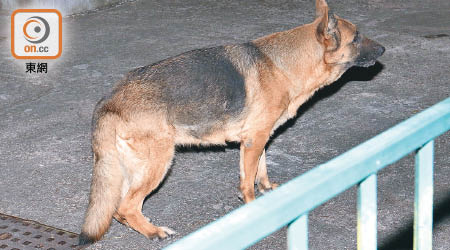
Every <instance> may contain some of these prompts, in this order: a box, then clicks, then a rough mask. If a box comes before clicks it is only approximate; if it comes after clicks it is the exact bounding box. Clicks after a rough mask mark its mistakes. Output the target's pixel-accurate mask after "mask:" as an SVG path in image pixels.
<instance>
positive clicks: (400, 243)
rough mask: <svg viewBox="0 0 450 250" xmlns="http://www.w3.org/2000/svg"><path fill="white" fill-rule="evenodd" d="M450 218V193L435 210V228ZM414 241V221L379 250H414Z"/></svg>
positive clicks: (449, 192)
mask: <svg viewBox="0 0 450 250" xmlns="http://www.w3.org/2000/svg"><path fill="white" fill-rule="evenodd" d="M449 216H450V191H448V192H447V196H446V198H445V199H444V200H443V201H441V202H439V203H438V204H436V205H435V206H434V208H433V228H435V227H436V226H437V225H439V223H441V222H443V221H444V220H445V219H446V218H447V217H449ZM413 239H414V220H410V222H409V223H408V224H407V225H405V227H404V228H403V229H401V230H400V231H399V232H398V233H396V234H395V235H393V236H392V237H390V238H388V239H387V240H386V241H385V242H384V243H382V244H381V246H380V247H379V248H378V249H379V250H392V249H395V250H406V249H408V250H410V249H413Z"/></svg>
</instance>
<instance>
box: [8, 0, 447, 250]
mask: <svg viewBox="0 0 450 250" xmlns="http://www.w3.org/2000/svg"><path fill="white" fill-rule="evenodd" d="M329 4H330V6H331V7H332V9H333V10H334V11H335V13H337V14H339V15H340V16H342V17H345V18H347V19H349V20H351V21H352V22H354V23H356V24H357V25H359V27H360V29H361V31H362V32H363V33H365V34H367V35H368V36H370V37H372V38H374V39H375V40H377V41H378V42H380V43H382V44H383V45H384V46H385V47H386V49H387V51H386V53H385V55H384V56H383V57H381V58H380V60H379V63H378V64H377V65H375V66H374V67H372V68H370V69H351V70H350V72H348V73H347V74H345V75H344V76H343V78H342V79H341V80H340V81H338V82H337V83H335V84H334V85H332V86H330V87H327V88H325V89H323V90H321V91H320V92H319V93H317V94H316V95H315V96H314V98H313V99H312V100H310V101H309V102H308V103H307V104H306V105H305V106H303V107H302V108H301V109H300V110H299V115H298V117H297V118H296V119H295V120H293V121H291V122H289V123H288V125H287V126H284V127H283V128H282V129H280V130H279V131H278V133H277V134H276V136H275V137H274V139H273V140H272V142H271V144H270V147H269V149H268V152H267V157H268V165H269V174H270V176H271V177H272V178H273V179H274V180H275V181H277V182H280V183H284V182H286V181H288V180H289V179H291V178H293V177H294V176H297V175H299V174H301V173H304V172H305V171H307V170H309V169H311V168H312V167H314V166H316V165H317V164H320V163H323V162H325V161H327V160H329V159H331V158H333V157H334V156H337V155H338V154H340V153H343V152H345V151H347V150H348V149H350V148H352V147H353V146H356V145H358V144H359V143H361V142H363V141H365V140H367V139H369V138H371V137H372V136H374V135H376V134H378V133H379V132H381V131H383V130H385V129H387V128H389V127H391V126H393V125H395V124H397V123H398V122H400V121H402V120H404V119H406V118H407V117H409V116H411V115H413V114H415V113H417V112H419V111H421V110H423V109H425V108H427V107H429V106H431V105H432V104H434V103H436V102H438V101H440V100H443V99H445V98H447V97H448V96H450V82H449V80H448V79H449V78H450V72H449V63H450V38H449V37H448V36H433V35H437V34H446V35H450V2H449V1H447V0H433V1H423V2H422V1H418V0H416V1H406V0H395V1H388V0H372V1H368V0H352V1H350V0H349V1H331V0H330V3H329ZM313 13H314V9H313V4H312V3H311V2H310V1H278V2H276V3H275V2H273V1H267V0H260V1H256V0H251V1H219V2H218V1H194V0H188V1H182V0H179V1H170V4H169V3H164V2H161V1H158V2H154V1H136V2H131V3H126V4H122V5H119V6H116V7H110V8H106V9H101V10H98V11H94V12H89V13H86V14H82V15H77V16H72V17H67V18H64V49H63V55H62V57H61V58H60V59H58V60H55V61H51V62H49V73H48V74H46V75H26V74H25V61H23V60H16V59H14V58H12V56H11V53H10V50H9V48H10V46H9V16H8V15H9V13H8V12H5V11H3V12H0V28H1V29H0V48H1V50H0V65H2V66H1V68H0V118H1V119H0V180H1V181H0V190H1V194H0V213H6V214H11V215H15V216H19V217H22V218H27V219H32V220H36V221H39V222H41V223H44V224H48V225H52V226H56V227H59V228H63V229H66V230H69V231H74V232H78V231H79V228H80V224H81V223H82V218H83V213H84V211H85V208H86V206H87V201H88V192H89V183H90V179H91V175H90V173H91V165H92V164H91V161H92V157H91V153H90V145H89V138H90V119H91V113H92V110H93V107H94V105H95V103H96V101H97V100H98V99H99V98H100V97H101V96H102V95H104V94H105V93H107V92H108V90H109V89H110V88H111V86H112V85H113V84H114V82H115V81H117V80H118V79H120V78H121V76H122V75H123V74H124V73H126V72H127V71H128V70H130V69H132V68H134V67H137V66H140V65H146V64H150V63H152V62H156V61H158V60H160V59H163V58H166V57H168V56H171V55H176V54H178V53H181V52H183V51H186V50H189V49H194V48H199V47H205V46H213V45H219V44H226V43H235V42H244V41H247V40H250V39H253V38H256V37H259V36H262V35H265V34H269V33H272V32H276V31H281V30H284V29H289V28H292V27H295V26H297V25H300V24H303V23H306V22H310V21H312V19H313ZM430 35H431V36H430ZM449 145H450V133H446V134H444V135H443V136H441V137H439V139H438V140H437V141H436V175H435V187H436V193H435V203H436V208H435V233H434V240H435V241H434V247H435V249H448V246H449V245H450V239H449V237H448V236H449V235H450V157H449V155H450V147H449ZM238 157H239V153H238V149H237V147H236V146H233V145H231V146H230V147H227V148H213V149H204V150H203V149H202V150H186V149H181V150H179V152H178V153H177V155H176V157H175V162H174V164H173V166H172V170H171V172H170V175H169V177H168V178H167V180H166V181H165V182H164V184H163V186H162V187H161V188H160V189H159V191H158V192H157V193H155V194H154V195H153V196H151V197H150V198H149V199H148V200H147V201H146V203H145V204H144V209H143V210H144V213H145V214H146V215H147V216H148V217H150V218H151V220H152V221H153V222H154V223H155V224H157V225H164V226H169V227H171V228H173V229H175V230H176V231H178V232H179V234H178V235H177V236H176V237H175V238H173V239H170V240H165V241H159V242H157V241H151V240H147V239H145V238H144V237H142V236H141V235H139V234H137V233H135V232H134V231H131V230H128V229H127V228H125V227H124V226H122V225H120V224H118V223H117V222H113V223H112V227H111V229H110V230H109V233H108V234H107V235H106V236H105V238H104V240H102V241H100V242H99V243H97V244H95V245H94V246H92V247H91V249H159V248H161V247H163V246H165V245H167V244H169V243H170V242H172V241H174V240H176V239H178V238H179V237H181V236H184V235H186V234H188V233H189V232H192V231H194V230H195V229H197V228H199V227H201V226H202V225H205V224H207V223H208V222H211V221H213V220H215V219H217V218H219V217H220V216H222V215H224V214H226V213H227V212H229V211H231V210H232V209H234V208H237V207H239V206H240V205H241V202H240V201H239V200H238V199H237V194H238V191H237V186H238V180H239V177H238V173H239V171H238ZM413 173H414V172H413V157H412V156H409V157H406V158H405V159H403V160H401V161H400V162H398V163H396V164H394V165H393V166H391V167H389V168H388V169H386V170H383V171H381V173H380V174H379V202H378V203H379V222H378V230H379V246H380V247H379V248H380V249H384V250H391V249H411V248H412V247H411V244H410V242H412V241H411V237H412V236H411V232H412V224H411V223H412V212H413V185H414V184H413ZM355 206H356V192H355V189H351V190H349V191H347V192H345V193H344V194H342V195H341V196H339V197H337V198H335V199H332V200H331V201H329V202H328V203H326V204H324V205H322V206H320V207H319V208H317V209H316V210H314V212H312V214H311V216H310V239H311V240H310V245H311V249H355V241H356V237H355V236H356V221H355V219H356V210H355ZM285 232H286V231H285V230H281V231H280V232H278V233H276V234H274V235H272V236H269V237H268V238H267V239H265V240H263V241H262V242H260V243H258V244H257V245H256V246H254V247H253V249H284V248H285V244H286V243H285V242H286V238H285Z"/></svg>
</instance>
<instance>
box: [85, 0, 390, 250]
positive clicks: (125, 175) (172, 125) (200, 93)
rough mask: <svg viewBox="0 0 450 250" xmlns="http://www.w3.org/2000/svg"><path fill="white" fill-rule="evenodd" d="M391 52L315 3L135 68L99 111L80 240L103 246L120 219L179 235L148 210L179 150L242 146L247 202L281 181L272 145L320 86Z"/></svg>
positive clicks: (147, 232) (142, 229)
mask: <svg viewBox="0 0 450 250" xmlns="http://www.w3.org/2000/svg"><path fill="white" fill-rule="evenodd" d="M384 50H385V49H384V47H383V46H381V45H380V44H378V43H376V42H374V41H372V40H370V39H368V38H366V37H365V36H363V35H361V34H360V33H359V32H358V29H357V28H356V26H355V25H354V24H352V23H351V22H349V21H347V20H345V19H343V18H340V17H338V16H336V15H334V14H333V13H332V12H330V11H329V8H328V5H327V3H326V2H325V0H316V18H315V20H314V21H313V22H312V23H310V24H306V25H303V26H299V27H296V28H293V29H291V30H287V31H283V32H278V33H274V34H270V35H268V36H265V37H262V38H258V39H256V40H253V41H251V42H247V43H242V44H232V45H225V46H218V47H212V48H205V49H198V50H192V51H189V52H185V53H183V54H180V55H178V56H174V57H171V58H168V59H165V60H162V61H160V62H157V63H154V64H152V65H148V66H144V67H140V68H137V69H134V70H132V71H131V72H129V73H128V74H127V75H126V76H125V77H124V79H122V80H121V81H119V83H118V84H117V85H116V87H115V88H114V90H113V91H112V93H111V94H110V95H108V96H106V97H104V98H103V99H102V100H100V101H99V103H98V104H97V106H96V108H95V111H94V115H93V126H92V127H93V131H92V150H93V153H94V168H93V177H92V184H91V193H90V199H89V206H88V208H87V212H86V216H85V220H84V224H83V227H82V231H81V234H80V237H79V244H80V245H84V244H89V243H92V242H94V241H97V240H99V239H100V238H101V237H102V236H103V234H104V233H105V232H106V231H107V229H108V228H109V225H110V223H111V219H112V218H113V217H114V218H115V219H116V220H117V221H119V222H121V223H123V224H125V225H128V226H129V227H131V228H133V229H134V230H136V231H138V232H139V233H141V234H143V235H144V236H146V237H149V238H150V237H159V238H165V237H167V236H168V235H170V234H173V233H174V232H173V231H172V230H171V229H169V228H167V227H157V226H155V225H153V224H151V223H150V222H149V221H148V220H147V219H146V217H144V215H143V214H142V204H143V201H144V199H145V198H146V196H147V195H148V194H149V193H150V192H151V191H152V190H155V189H156V188H157V187H158V185H159V184H160V182H161V181H162V179H163V178H164V176H165V174H166V173H167V170H168V168H169V167H170V165H171V161H172V158H173V156H174V152H175V146H176V145H217V144H218V145H225V144H226V142H239V143H240V190H241V193H242V196H243V200H244V202H245V203H248V202H251V201H252V200H254V199H255V184H257V186H258V189H259V190H260V191H264V190H270V189H274V188H275V187H276V186H277V185H276V184H274V183H272V182H271V181H270V180H269V177H268V176H267V169H266V161H265V145H266V143H267V141H268V140H269V138H270V136H271V134H272V133H273V132H274V130H275V129H276V128H277V127H279V126H280V125H282V124H283V123H284V122H286V121H287V120H288V119H290V118H292V117H294V116H295V115H296V113H297V109H298V108H299V106H300V105H302V104H303V103H304V102H305V101H307V100H308V99H309V98H310V97H311V96H312V95H313V94H314V92H316V91H317V90H318V89H320V88H322V87H324V86H326V85H329V84H331V83H333V82H334V81H336V80H337V79H338V78H339V77H340V76H341V75H342V74H343V73H344V72H345V71H346V70H347V69H349V68H350V67H352V66H355V65H356V66H362V67H368V66H371V65H373V64H374V63H375V62H376V59H377V58H378V57H379V56H381V55H382V54H383V53H384Z"/></svg>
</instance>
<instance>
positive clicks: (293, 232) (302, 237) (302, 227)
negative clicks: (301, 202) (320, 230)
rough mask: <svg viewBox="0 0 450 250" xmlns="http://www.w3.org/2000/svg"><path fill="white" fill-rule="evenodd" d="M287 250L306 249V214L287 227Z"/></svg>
mask: <svg viewBox="0 0 450 250" xmlns="http://www.w3.org/2000/svg"><path fill="white" fill-rule="evenodd" d="M287 234H288V235H287V238H288V249H289V250H307V249H308V214H303V215H302V216H300V217H298V218H297V219H296V220H294V221H293V222H292V223H291V224H289V227H288V233H287Z"/></svg>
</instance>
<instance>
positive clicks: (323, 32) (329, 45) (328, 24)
mask: <svg viewBox="0 0 450 250" xmlns="http://www.w3.org/2000/svg"><path fill="white" fill-rule="evenodd" d="M316 18H317V19H319V20H320V21H319V24H318V25H317V30H316V36H317V40H318V41H319V42H320V43H323V44H324V45H325V47H326V50H327V51H333V50H336V49H337V48H339V46H340V40H341V39H340V34H339V30H338V28H337V19H336V16H335V15H334V14H333V13H332V12H331V11H330V10H329V9H328V4H327V3H326V2H325V1H324V0H316Z"/></svg>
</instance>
